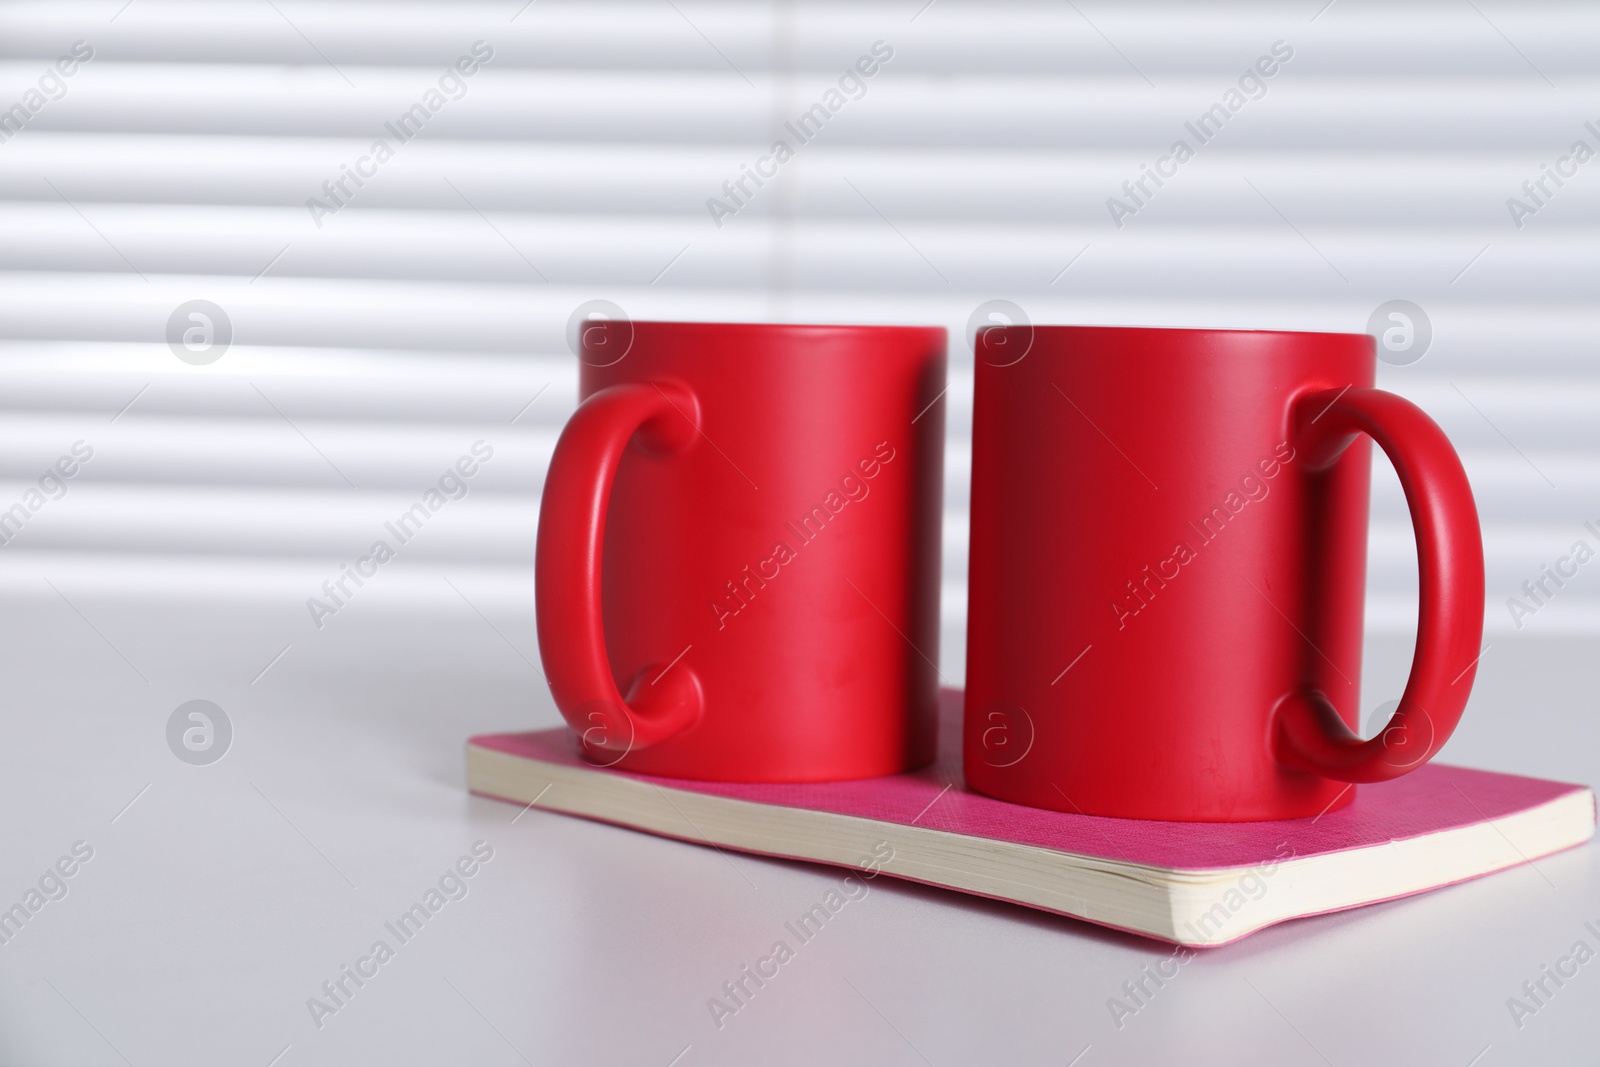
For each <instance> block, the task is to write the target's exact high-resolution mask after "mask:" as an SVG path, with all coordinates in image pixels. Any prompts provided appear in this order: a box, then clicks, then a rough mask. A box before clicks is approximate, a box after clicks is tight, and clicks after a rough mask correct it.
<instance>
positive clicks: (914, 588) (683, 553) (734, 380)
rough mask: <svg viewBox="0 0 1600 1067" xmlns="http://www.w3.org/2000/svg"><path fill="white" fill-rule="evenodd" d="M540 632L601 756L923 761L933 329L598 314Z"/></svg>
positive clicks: (791, 771)
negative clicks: (690, 320)
mask: <svg viewBox="0 0 1600 1067" xmlns="http://www.w3.org/2000/svg"><path fill="white" fill-rule="evenodd" d="M579 343H580V353H579V355H580V359H581V360H582V364H581V367H580V371H579V383H578V392H579V396H580V399H581V401H582V402H581V403H580V405H579V406H578V410H577V412H576V413H575V414H574V415H573V416H572V419H571V421H570V422H568V423H567V426H566V428H565V429H564V430H563V431H562V433H561V438H560V440H559V442H558V443H557V444H556V449H555V455H554V458H553V459H552V460H551V463H550V471H549V474H548V476H547V477H546V480H545V487H544V498H543V503H542V506H541V510H540V515H539V536H538V547H537V553H536V563H535V566H536V582H537V611H538V623H539V651H540V655H541V657H542V658H543V661H544V666H545V671H546V674H547V676H548V678H549V682H550V690H551V692H552V693H553V694H554V696H555V702H556V706H557V707H558V708H559V709H560V710H561V713H562V715H563V716H564V717H565V718H566V720H567V722H568V723H569V724H571V726H572V728H573V729H574V731H575V732H576V734H577V738H578V743H579V745H580V746H581V747H582V749H583V751H584V752H585V754H586V755H587V756H588V757H589V758H590V759H591V760H593V761H595V762H600V763H603V764H616V765H618V766H620V767H623V768H625V769H628V770H634V771H639V772H642V773H648V774H662V775H671V776H677V777H685V778H699V779H709V780H721V781H742V782H759V781H768V782H801V781H822V780H830V779H848V778H865V777H872V776H876V775H885V774H894V773H897V772H899V771H903V770H906V769H908V768H910V767H914V766H917V765H919V764H922V763H926V762H927V761H929V760H930V759H932V758H933V744H934V726H935V713H936V706H937V698H938V671H937V668H936V666H935V664H936V663H937V659H938V654H939V652H938V643H939V580H940V569H939V542H940V518H941V514H942V506H943V500H942V486H943V476H944V413H943V405H942V404H939V403H937V401H938V400H939V399H940V397H941V396H942V395H943V393H944V388H945V331H944V330H943V329H940V328H929V327H900V326H769V325H739V324H704V323H672V322H638V323H629V322H627V321H594V322H590V323H588V324H587V325H586V326H585V327H584V328H583V331H582V334H581V337H580V340H579Z"/></svg>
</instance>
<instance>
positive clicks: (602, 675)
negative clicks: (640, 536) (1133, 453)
mask: <svg viewBox="0 0 1600 1067" xmlns="http://www.w3.org/2000/svg"><path fill="white" fill-rule="evenodd" d="M699 413H700V405H699V402H698V401H697V400H696V399H695V396H694V394H693V393H692V392H691V391H690V390H689V389H688V388H687V387H685V386H683V385H680V384H678V383H675V382H661V383H659V384H657V383H638V382H630V383H625V384H621V385H613V386H609V387H608V388H605V389H602V390H600V391H599V392H597V393H595V394H593V395H592V396H590V397H589V398H588V399H587V400H585V401H584V402H583V403H582V404H580V405H578V410H577V412H576V413H574V414H573V416H572V419H571V420H570V421H569V422H568V423H567V425H566V427H565V428H564V429H563V430H562V431H561V437H560V439H559V440H557V442H556V448H555V454H554V455H553V456H552V458H551V460H550V470H549V473H548V474H547V475H546V476H545V482H544V496H543V498H542V500H541V502H540V506H539V533H538V541H537V545H536V548H535V551H534V582H535V595H534V602H535V605H534V606H535V611H536V614H537V617H538V624H539V656H540V658H541V659H542V660H543V661H544V667H545V672H546V677H547V679H548V680H549V683H550V692H551V694H552V695H553V696H554V697H555V702H556V707H557V708H559V709H560V711H561V715H562V717H563V718H565V719H566V720H567V723H568V724H569V725H570V726H571V727H572V728H573V729H574V730H577V731H578V733H579V735H580V737H581V739H582V742H583V745H584V747H585V748H586V749H598V750H603V751H607V752H613V753H626V752H628V751H631V750H633V749H641V748H646V747H648V746H650V745H656V744H660V743H661V742H662V741H665V740H666V739H667V738H669V737H672V736H673V735H674V734H677V733H679V732H681V731H682V730H684V729H686V728H687V727H689V726H690V725H692V724H693V723H695V722H696V721H698V720H699V718H700V715H701V713H702V712H703V711H704V705H705V698H704V694H703V692H702V690H701V687H700V680H699V678H698V677H696V675H695V672H694V669H693V668H692V667H690V666H689V665H688V664H686V663H666V662H662V663H651V664H647V665H646V666H645V667H643V668H642V669H641V670H640V671H639V672H638V673H637V674H636V675H635V676H634V678H633V680H632V681H631V683H630V685H629V689H628V693H627V696H626V697H624V696H623V694H622V693H621V691H620V690H618V688H617V683H616V680H615V675H613V674H612V671H611V660H610V657H609V656H608V655H607V654H606V635H605V625H604V621H603V618H602V615H601V601H600V563H601V556H602V554H603V548H604V543H605V529H606V511H607V509H608V507H609V505H610V502H611V485H612V482H613V480H614V479H615V478H616V475H617V467H618V465H619V464H620V463H621V462H622V456H623V453H624V451H625V450H626V449H627V447H628V445H629V443H630V442H632V441H633V440H634V439H635V438H636V437H637V439H638V441H639V443H640V444H641V445H643V446H644V447H645V448H647V449H649V450H651V451H653V452H656V453H657V454H668V455H672V454H677V453H681V452H682V451H683V450H684V449H686V448H688V447H689V446H690V445H691V444H692V443H693V442H694V439H695V434H696V433H697V427H698V425H699ZM669 667H670V668H671V669H670V670H669V669H668V668H669ZM618 758H620V756H619V757H618Z"/></svg>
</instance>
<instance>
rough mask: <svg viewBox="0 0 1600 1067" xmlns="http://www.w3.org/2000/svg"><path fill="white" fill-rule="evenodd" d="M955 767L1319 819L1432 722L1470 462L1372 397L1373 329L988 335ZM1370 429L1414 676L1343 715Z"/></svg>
mask: <svg viewBox="0 0 1600 1067" xmlns="http://www.w3.org/2000/svg"><path fill="white" fill-rule="evenodd" d="M976 347H977V360H976V385H975V390H976V393H975V408H974V416H973V431H972V433H973V456H972V540H971V565H970V572H969V573H970V577H969V584H970V595H969V606H968V651H967V693H966V723H965V734H964V743H965V749H964V751H965V758H964V763H965V773H966V780H967V784H968V785H969V786H971V787H972V788H973V789H976V790H978V791H979V792H982V793H987V794H989V795H991V796H995V797H999V798H1001V799H1004V800H1011V801H1015V802H1017V803H1021V804H1029V805H1032V806H1035V807H1041V808H1053V809H1056V810H1059V811H1078V812H1083V813H1086V814H1090V815H1110V816H1121V817H1124V818H1135V819H1170V820H1191V821H1244V820H1255V819H1289V818H1298V817H1315V816H1317V815H1318V814H1319V813H1321V812H1324V811H1328V810H1333V809H1336V808H1339V807H1342V806H1344V805H1346V804H1349V803H1350V802H1351V801H1352V800H1353V799H1354V798H1355V788H1354V786H1353V785H1352V783H1356V782H1376V781H1382V780H1385V779H1389V778H1394V777H1397V776H1398V775H1401V774H1404V773H1406V772H1407V771H1409V770H1412V769H1413V768H1415V767H1417V766H1420V765H1421V764H1422V763H1423V762H1425V761H1426V760H1427V759H1429V758H1430V757H1431V756H1433V754H1434V753H1435V752H1437V751H1438V749H1439V747H1440V746H1441V745H1443V744H1444V742H1445V740H1446V739H1448V738H1449V736H1450V733H1451V731H1452V730H1454V729H1455V725H1456V722H1457V720H1458V719H1459V718H1460V716H1461V712H1462V709H1463V707H1464V706H1465V704H1466V700H1467V694H1468V692H1469V690H1470V689H1471V688H1472V680H1473V675H1474V671H1475V667H1476V664H1477V659H1478V656H1479V641H1480V639H1481V637H1482V633H1483V604H1484V599H1483V597H1484V573H1483V545H1482V540H1481V534H1480V531H1479V526H1478V516H1477V509H1476V507H1475V505H1474V503H1473V499H1472V492H1471V489H1470V487H1469V486H1468V484H1467V478H1466V475H1465V473H1464V472H1463V471H1462V468H1461V463H1460V460H1459V459H1458V458H1457V456H1456V453H1455V451H1454V449H1452V448H1451V446H1450V443H1449V441H1448V440H1447V439H1446V438H1445V436H1444V433H1443V432H1442V431H1441V430H1440V429H1439V427H1438V426H1437V425H1436V424H1435V423H1434V422H1433V421H1432V420H1431V419H1429V418H1428V416H1427V415H1425V414H1424V413H1423V412H1422V411H1421V410H1420V409H1419V408H1417V407H1415V406H1414V405H1412V404H1411V403H1409V402H1408V401H1406V400H1403V399H1401V398H1400V397H1398V396H1395V395H1393V394H1391V393H1386V392H1383V391H1381V390H1378V389H1374V388H1373V387H1372V384H1373V379H1374V375H1375V372H1376V366H1377V364H1376V357H1375V351H1374V345H1373V340H1372V338H1371V337H1368V336H1364V335H1345V334H1317V333H1279V332H1265V331H1263V332H1254V331H1234V330H1166V329H1123V328H1111V327H1076V326H1041V327H1027V326H1008V327H995V328H990V329H988V330H985V331H984V332H982V333H980V334H979V335H978V343H977V346H976ZM1368 438H1370V439H1371V440H1375V441H1377V442H1378V444H1379V445H1380V446H1382V448H1383V450H1384V451H1385V452H1386V453H1387V454H1388V457H1389V459H1390V461H1391V462H1393V464H1394V466H1395V469H1396V471H1397V472H1398V473H1399V476H1400V482H1401V485H1402V486H1403V487H1404V489H1405V493H1406V499H1407V501H1408V503H1409V506H1410V509H1411V519H1412V523H1413V525H1414V526H1415V528H1416V533H1417V561H1418V570H1419V575H1420V579H1421V580H1420V598H1421V604H1420V611H1419V613H1418V626H1417V647H1416V653H1415V659H1414V662H1413V664H1412V668H1411V676H1410V679H1409V680H1408V681H1407V683H1406V689H1405V694H1404V696H1403V697H1402V698H1401V701H1400V706H1399V708H1398V709H1397V710H1396V712H1395V714H1394V717H1393V718H1392V719H1391V721H1390V723H1389V724H1388V726H1387V727H1386V728H1385V730H1384V731H1383V733H1382V734H1381V735H1380V736H1377V737H1374V738H1372V739H1371V740H1367V741H1362V740H1360V738H1359V737H1357V736H1356V734H1355V733H1354V732H1353V729H1352V728H1353V727H1355V726H1356V725H1357V724H1358V722H1359V718H1358V703H1357V702H1358V700H1359V696H1360V680H1361V642H1362V609H1363V601H1364V595H1365V572H1366V539H1367V498H1368V481H1369V475H1370V451H1371V450H1370V445H1369V441H1368Z"/></svg>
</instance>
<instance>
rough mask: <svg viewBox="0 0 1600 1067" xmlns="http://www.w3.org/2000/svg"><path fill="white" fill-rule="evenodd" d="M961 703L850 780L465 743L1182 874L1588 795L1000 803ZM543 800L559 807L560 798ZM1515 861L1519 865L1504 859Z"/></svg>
mask: <svg viewBox="0 0 1600 1067" xmlns="http://www.w3.org/2000/svg"><path fill="white" fill-rule="evenodd" d="M961 699H962V694H961V691H960V690H954V689H946V690H944V691H943V692H942V693H941V694H940V704H941V707H940V730H939V757H938V759H937V760H936V761H935V762H934V763H933V764H931V765H929V766H927V767H925V768H923V769H921V770H918V771H913V772H910V773H907V774H900V775H893V776H890V777H885V778H870V779H863V780H859V781H850V782H819V783H804V784H744V783H726V782H700V781H691V780H688V779H683V778H663V777H658V776H652V775H639V774H632V773H629V772H626V771H619V770H615V769H605V768H598V767H595V766H594V765H593V764H590V763H588V762H586V761H585V760H583V759H582V758H581V757H580V756H579V755H578V752H577V747H576V744H575V740H574V736H573V734H572V733H571V731H569V730H568V729H566V728H565V727H559V728H556V729H552V730H541V731H537V732H533V733H518V734H488V735H483V736H479V737H474V738H472V740H471V742H470V744H471V745H473V746H476V747H478V748H482V749H487V750H489V751H493V752H500V753H504V754H506V755H510V756H516V757H522V758H526V759H531V760H538V761H541V762H544V763H551V764H556V765H559V766H563V767H570V768H575V769H581V770H584V771H585V772H587V773H591V774H599V775H621V776H623V777H627V778H632V779H635V780H637V781H641V782H648V783H652V784H654V785H656V786H658V787H660V788H662V789H674V790H681V791H686V792H693V793H701V794H707V795H712V796H720V797H726V798H729V799H732V800H740V801H746V802H750V803H755V804H763V805H774V806H779V807H788V808H802V809H809V810H813V811H822V812H832V813H834V814H838V815H848V816H854V817H857V818H862V819H871V820H875V821H878V822H882V823H886V824H890V825H898V826H912V825H915V826H917V827H919V828H922V829H933V830H942V831H945V832H947V833H952V834H961V835H966V836H970V837H975V838H985V839H990V840H995V841H1008V842H1014V843H1017V844H1022V845H1031V846H1034V847H1038V848H1044V849H1050V850H1053V851H1057V852H1070V853H1077V854H1079V855H1085V856H1091V857H1102V858H1106V859H1111V860H1120V861H1122V862H1125V863H1134V864H1139V865H1143V866H1149V867H1157V868H1166V869H1169V870H1175V871H1186V872H1206V871H1216V870H1221V869H1229V868H1241V867H1249V866H1253V865H1257V864H1261V863H1263V862H1265V861H1269V860H1271V859H1272V858H1273V857H1274V856H1278V855H1282V853H1281V852H1280V849H1281V847H1282V846H1283V844H1284V843H1285V842H1288V844H1289V845H1290V846H1292V848H1293V852H1292V855H1293V856H1294V857H1295V858H1296V859H1306V858H1309V857H1314V856H1319V855H1325V854H1328V853H1334V852H1342V851H1347V850H1350V849H1356V848H1363V847H1369V846H1373V845H1386V844H1388V843H1389V842H1391V841H1405V840H1406V839H1408V838H1414V837H1419V836H1422V835H1426V834H1432V833H1437V832H1440V831H1444V830H1450V829H1454V828H1458V827H1464V826H1471V825H1475V824H1478V823H1482V822H1489V821H1495V820H1498V819H1501V818H1504V817H1505V816H1508V815H1512V814H1515V813H1517V812H1521V811H1526V810H1528V809H1529V808H1533V807H1537V806H1538V805H1540V804H1544V803H1547V802H1549V801H1552V800H1555V799H1557V798H1559V797H1562V796H1565V795H1567V794H1570V793H1572V792H1575V791H1581V792H1587V791H1588V790H1587V787H1585V786H1581V785H1571V784H1567V783H1562V782H1552V781H1546V780H1544V779H1539V778H1525V777H1521V776H1519V775H1512V774H1499V773H1495V772H1492V771H1480V770H1471V769H1469V768H1465V767H1454V766H1449V765H1445V764H1439V763H1430V764H1428V765H1426V766H1423V767H1421V768H1419V769H1417V770H1415V771H1413V772H1412V773H1410V774H1408V775H1405V776H1403V777H1401V778H1397V779H1395V780H1394V781H1390V782H1383V783H1378V784H1372V785H1362V786H1359V787H1356V788H1357V794H1356V800H1355V801H1354V802H1353V803H1352V804H1350V805H1348V806H1346V807H1344V808H1341V809H1339V810H1337V811H1330V812H1327V813H1325V814H1323V815H1320V816H1317V817H1316V818H1312V819H1292V820H1284V821H1278V822H1241V823H1190V822H1156V821H1144V820H1131V819H1114V818H1102V817H1096V816H1087V815H1078V814H1071V813H1062V812H1057V811H1048V810H1045V809H1042V808H1030V807H1026V806H1023V805H1018V804H1011V803H1008V802H1006V801H1003V800H995V799H993V798H991V797H986V796H983V795H981V794H978V793H973V792H970V791H968V790H967V789H966V788H964V786H963V785H962V779H961V751H960V744H961ZM552 799H553V798H552ZM547 806H548V807H551V808H553V809H555V810H559V804H555V803H551V804H549V805H547ZM652 832H653V831H652ZM790 858H795V859H807V858H809V857H806V856H794V857H790ZM1536 858H1538V857H1525V859H1536ZM1518 862H1521V861H1516V862H1513V863H1511V864H1508V866H1515V865H1517V863H1518ZM1501 869H1503V868H1501ZM883 873H885V874H891V875H892V874H893V873H894V872H893V871H890V870H885V871H884V872H883ZM1485 873H1487V872H1485ZM1373 902H1374V901H1370V900H1369V901H1361V902H1360V903H1373ZM1352 906H1355V905H1352ZM1134 932H1135V933H1142V931H1134ZM1146 936H1149V935H1148V934H1147V935H1146Z"/></svg>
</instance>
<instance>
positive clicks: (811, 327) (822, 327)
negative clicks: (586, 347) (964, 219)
mask: <svg viewBox="0 0 1600 1067" xmlns="http://www.w3.org/2000/svg"><path fill="white" fill-rule="evenodd" d="M627 321H628V322H629V323H630V324H631V325H633V326H634V327H639V326H650V327H667V328H680V329H697V330H704V329H735V330H783V331H795V332H808V333H809V332H819V333H820V332H824V331H830V330H856V331H871V332H896V333H898V332H915V331H937V332H938V333H941V334H944V335H946V336H949V333H950V331H949V329H948V328H947V327H944V326H935V325H932V324H929V323H869V322H739V321H712V322H707V321H699V320H693V319H629V320H627Z"/></svg>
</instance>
